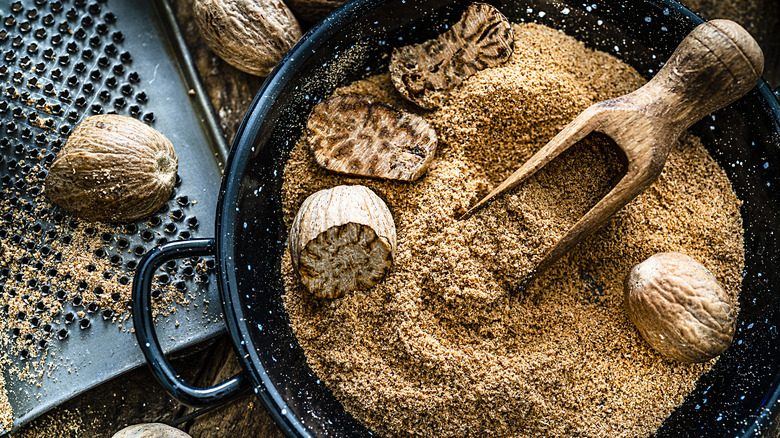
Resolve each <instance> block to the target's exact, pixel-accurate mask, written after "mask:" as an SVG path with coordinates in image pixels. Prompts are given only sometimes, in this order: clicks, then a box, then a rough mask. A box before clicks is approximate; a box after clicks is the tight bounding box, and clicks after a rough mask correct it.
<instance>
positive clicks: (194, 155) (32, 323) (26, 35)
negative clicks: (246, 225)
mask: <svg viewBox="0 0 780 438" xmlns="http://www.w3.org/2000/svg"><path fill="white" fill-rule="evenodd" d="M0 20H2V21H1V22H0V59H1V61H0V210H1V211H0V239H2V241H3V243H4V246H5V247H6V249H7V251H6V254H5V255H0V318H3V319H4V321H5V323H4V324H2V325H1V326H0V327H2V329H4V330H5V331H7V333H5V334H4V338H5V339H4V341H3V342H2V350H3V351H5V353H6V355H7V357H6V363H4V365H3V375H4V377H5V380H6V386H7V389H8V396H9V401H10V403H11V406H12V408H13V424H12V426H11V428H10V430H5V431H2V430H0V435H2V432H13V431H14V430H16V429H17V428H18V427H19V426H21V425H22V424H24V423H26V422H28V421H30V420H31V419H33V418H35V417H36V416H38V415H40V414H41V413H43V412H45V411H46V410H48V409H50V408H51V407H53V406H55V405H57V404H60V403H62V402H63V401H65V400H67V399H69V398H71V397H73V396H74V395H76V394H78V393H80V392H83V391H84V390H86V389H89V388H91V387H93V386H95V385H97V384H99V383H101V382H104V381H106V380H108V379H110V378H112V377H115V376H117V375H118V374H120V373H122V372H124V371H127V370H129V369H131V368H133V367H136V366H138V365H140V364H141V363H143V357H142V355H141V352H140V350H139V349H138V347H137V345H136V339H135V336H134V334H133V333H132V321H131V319H130V318H129V306H127V304H128V303H127V300H128V298H129V286H130V283H131V281H132V276H133V273H134V270H135V267H136V266H137V263H138V260H139V259H140V258H141V257H142V256H143V255H144V254H145V253H146V252H148V251H149V250H151V249H152V248H154V247H155V246H156V245H158V244H160V243H163V242H166V241H170V240H175V239H189V238H192V237H198V236H200V235H201V233H202V232H203V233H204V234H206V235H208V234H211V233H212V230H213V229H214V224H213V217H214V212H215V211H216V202H217V197H218V192H219V183H220V179H221V173H220V163H221V162H222V161H223V160H224V157H225V155H226V150H227V149H226V145H225V143H224V140H223V139H222V136H221V134H220V132H219V128H218V127H217V124H216V122H215V118H214V115H213V113H212V111H211V109H210V107H209V105H208V103H207V101H206V95H205V93H204V92H203V89H202V86H201V85H200V83H199V82H198V80H197V76H196V74H195V73H194V68H193V66H192V62H191V60H190V59H189V57H188V54H187V52H186V49H185V48H184V44H183V40H182V38H181V36H180V34H179V33H178V30H177V28H176V23H175V20H174V19H173V15H172V12H171V10H170V8H169V7H168V5H167V4H165V3H164V2H162V1H159V2H154V1H153V0H147V1H142V2H136V1H130V0H126V1H120V0H108V1H106V0H98V1H86V0H57V1H51V0H12V1H10V2H9V3H5V2H4V4H0ZM103 113H117V114H123V115H129V116H132V117H135V118H137V119H139V120H142V121H143V122H145V123H147V124H149V125H150V126H152V127H154V128H155V129H157V130H159V131H160V132H162V133H163V134H165V135H166V136H167V137H168V138H169V139H170V140H171V141H172V143H173V145H174V148H175V150H176V153H177V155H178V157H179V179H178V181H177V185H176V188H175V190H174V195H173V198H172V199H171V200H170V201H169V202H168V203H167V206H166V207H165V208H164V209H163V210H161V211H159V212H158V213H156V214H155V215H154V216H152V217H151V218H147V219H143V220H139V221H136V222H134V223H128V224H123V225H120V226H105V225H102V224H91V223H88V222H84V221H80V220H78V219H77V218H75V217H73V216H70V215H68V214H67V213H66V212H64V211H63V210H60V209H59V208H57V207H55V206H53V205H51V204H50V203H49V202H48V201H47V200H46V199H45V197H44V196H43V195H42V188H43V182H44V180H45V178H46V169H47V168H48V166H49V165H50V164H51V163H52V161H54V158H55V156H56V153H57V151H58V150H59V148H60V147H61V146H62V145H63V144H64V143H65V141H66V140H67V136H68V135H69V134H70V133H71V132H72V131H73V129H74V128H75V127H76V126H77V125H78V123H79V122H80V121H81V120H82V119H83V118H84V117H86V116H89V115H92V114H103ZM83 239H87V240H88V241H89V242H92V243H95V242H97V244H96V245H91V246H89V247H88V249H84V250H82V249H83V248H82V247H79V246H78V245H82V243H80V242H81V241H82V240H83ZM84 248H86V247H84ZM77 255H78V257H77ZM74 266H80V267H82V268H83V270H78V272H76V273H74V270H76V269H75V268H74ZM212 268H213V262H212V261H210V260H205V259H204V260H200V259H193V260H187V261H184V262H175V261H173V262H170V263H168V264H166V265H165V266H164V269H163V270H161V271H160V273H159V275H158V281H157V287H158V289H157V290H156V291H155V292H153V296H154V297H156V299H157V300H158V301H159V302H166V304H165V306H166V308H167V309H168V310H169V311H174V312H175V314H172V315H168V316H161V317H159V318H158V319H159V325H158V328H159V333H160V337H161V342H162V344H163V346H164V348H165V349H166V351H172V350H176V349H180V348H183V347H185V346H190V345H193V344H196V343H198V342H201V341H203V340H205V339H207V338H209V337H211V336H214V335H215V334H217V333H219V332H220V331H221V330H222V328H223V323H222V321H221V319H220V316H219V314H220V309H219V304H218V300H217V293H216V287H215V286H213V284H214V282H213V281H210V277H211V275H212V274H210V271H211V269H212ZM79 273H83V275H80V274H79ZM101 277H102V278H103V280H100V278H101ZM92 279H96V280H94V281H93V280H92ZM109 286H111V288H109ZM113 286H117V288H118V290H121V291H122V292H117V291H116V290H115V289H113ZM125 290H126V291H127V295H125V293H124V291H125ZM172 298H175V299H176V301H177V302H178V303H177V302H171V301H170V299H172ZM166 299H167V300H166ZM210 303H211V304H210ZM117 306H119V307H123V306H124V309H123V310H124V311H120V312H117V311H116V307H117ZM25 368H27V369H28V370H32V375H31V376H29V377H20V376H19V374H20V370H23V369H25ZM41 369H42V370H44V372H43V373H40V372H39V370H41Z"/></svg>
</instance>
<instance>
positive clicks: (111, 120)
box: [44, 114, 178, 222]
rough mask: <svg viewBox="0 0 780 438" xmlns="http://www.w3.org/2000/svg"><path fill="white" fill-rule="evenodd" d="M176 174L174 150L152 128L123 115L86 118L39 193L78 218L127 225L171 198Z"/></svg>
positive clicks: (176, 164)
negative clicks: (42, 193) (41, 192)
mask: <svg viewBox="0 0 780 438" xmlns="http://www.w3.org/2000/svg"><path fill="white" fill-rule="evenodd" d="M177 169H178V159H177V157H176V153H175V152H174V150H173V145H172V144H171V142H170V141H169V140H168V139H167V138H166V137H165V136H164V135H162V134H161V133H159V132H158V131H156V130H155V129H153V128H151V127H149V126H147V125H145V124H143V123H141V122H139V121H138V120H136V119H134V118H132V117H127V116H120V115H116V114H106V115H97V116H90V117H87V118H85V119H84V120H83V121H82V122H81V123H80V124H79V126H78V127H77V128H76V129H75V130H74V131H73V133H72V134H71V135H70V137H69V138H68V141H67V142H66V143H65V145H64V146H63V147H62V149H60V151H59V152H58V153H57V157H56V159H55V160H54V162H53V163H52V165H51V167H50V168H49V173H48V175H47V176H46V181H45V186H44V193H45V194H46V196H47V197H48V198H49V199H50V200H51V202H53V203H54V204H56V205H58V206H60V207H61V208H63V209H65V210H67V211H68V212H70V213H72V214H74V215H75V216H77V217H79V218H82V219H86V220H91V221H102V222H128V221H132V220H135V219H139V218H142V217H145V216H149V215H151V214H152V213H154V212H155V211H157V210H158V209H160V207H162V206H163V205H164V204H165V202H166V201H167V200H168V199H170V197H171V193H172V192H173V186H174V185H175V183H176V171H177Z"/></svg>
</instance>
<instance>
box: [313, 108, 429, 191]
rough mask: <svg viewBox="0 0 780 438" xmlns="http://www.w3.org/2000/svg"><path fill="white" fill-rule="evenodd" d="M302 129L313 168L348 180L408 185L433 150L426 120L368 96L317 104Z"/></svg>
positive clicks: (422, 170)
mask: <svg viewBox="0 0 780 438" xmlns="http://www.w3.org/2000/svg"><path fill="white" fill-rule="evenodd" d="M306 128H307V132H308V135H307V140H308V143H309V147H310V148H311V150H312V152H313V153H314V159H315V160H316V161H317V164H319V165H320V166H322V167H324V168H326V169H328V170H332V171H334V172H340V173H346V174H350V175H358V176H367V177H373V178H383V179H396V180H402V181H413V180H416V179H417V178H419V177H421V176H422V175H423V174H424V173H425V171H426V170H428V167H429V166H430V164H431V161H432V160H433V154H434V152H435V151H436V144H437V139H436V132H435V131H434V130H433V128H432V127H431V125H429V124H428V122H426V121H425V119H423V118H422V117H420V116H417V115H415V114H412V113H408V112H405V111H400V110H397V109H395V108H392V107H390V106H389V105H387V104H384V103H381V102H374V101H373V100H372V99H371V98H369V97H367V96H357V95H349V96H334V97H331V98H329V99H327V100H325V101H323V102H320V103H318V104H317V105H315V106H314V108H313V109H312V111H311V113H310V114H309V119H308V122H307V125H306Z"/></svg>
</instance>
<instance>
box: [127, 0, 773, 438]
mask: <svg viewBox="0 0 780 438" xmlns="http://www.w3.org/2000/svg"><path fill="white" fill-rule="evenodd" d="M388 1H390V0H356V1H353V2H351V3H348V4H346V5H344V6H342V7H341V8H339V9H337V10H336V11H334V12H333V13H332V14H331V15H330V16H329V18H328V19H326V20H324V21H322V22H320V23H319V24H317V25H316V26H314V27H313V28H312V29H311V30H310V31H309V32H308V33H306V35H305V36H304V37H303V38H302V39H301V40H300V41H299V42H298V44H296V45H295V47H294V48H293V49H292V50H291V51H290V52H289V53H288V54H287V55H286V56H285V58H284V59H283V60H282V62H280V64H279V65H277V67H276V68H275V69H274V71H273V72H271V74H270V76H269V77H268V78H267V80H266V81H265V83H264V84H263V87H262V88H261V90H260V91H259V92H258V93H257V95H256V96H255V98H254V100H253V101H252V103H251V105H250V107H249V109H248V111H247V114H246V116H245V117H244V120H243V121H242V123H241V126H240V127H239V129H238V131H237V133H236V137H235V140H234V142H233V147H232V149H231V151H230V154H229V156H228V159H227V162H226V166H225V169H226V170H225V176H224V177H223V180H222V189H221V196H220V199H219V203H218V206H217V221H216V230H215V232H216V238H215V240H211V239H203V240H202V241H199V242H191V243H179V246H177V247H174V246H175V245H171V246H170V248H168V249H166V246H165V245H164V246H163V247H161V248H160V253H162V254H159V255H157V256H152V255H151V254H150V256H152V257H155V258H156V261H155V263H157V264H159V263H163V262H164V259H165V257H168V258H175V257H177V255H175V254H170V255H168V254H167V253H168V252H172V253H177V254H179V255H178V257H181V256H182V255H181V254H184V253H191V254H198V255H205V254H206V253H212V254H214V256H215V257H216V259H217V266H218V272H219V274H220V275H219V289H220V296H221V297H222V304H223V310H224V315H225V321H226V324H227V328H228V332H229V333H230V336H231V338H232V340H233V344H234V346H235V348H236V351H237V353H238V359H239V361H240V362H241V364H242V366H243V368H244V370H245V371H243V372H241V373H240V374H239V375H238V376H236V377H234V378H233V379H231V380H229V381H226V382H223V383H222V384H220V385H217V386H215V387H213V388H209V389H206V390H200V389H198V388H192V387H189V388H190V390H192V391H194V392H192V391H190V392H187V393H185V394H182V391H181V386H179V384H180V382H181V381H180V380H177V379H178V376H176V375H175V372H173V371H171V370H170V369H168V370H159V369H155V368H156V367H160V366H162V367H164V366H165V365H166V364H167V360H165V359H164V357H163V358H162V360H159V358H156V357H155V352H154V351H151V350H153V348H152V349H150V348H149V344H148V343H147V341H148V338H147V337H144V338H143V339H142V338H141V337H140V336H139V342H140V343H141V347H142V349H143V350H144V353H145V354H147V351H149V353H148V354H147V359H148V360H149V362H150V365H151V366H152V368H153V373H154V374H155V377H157V378H158V380H160V381H161V383H163V385H164V386H165V387H166V389H168V390H169V392H171V393H172V394H173V395H174V396H177V398H179V397H182V398H180V400H182V401H185V402H186V403H188V404H195V405H200V406H206V405H210V404H214V403H223V402H225V401H227V400H229V399H230V398H232V396H235V394H236V393H237V392H239V391H240V390H244V389H248V388H247V386H251V387H253V388H254V391H255V393H256V394H257V395H258V396H259V397H260V399H261V400H262V401H263V403H264V404H265V405H266V407H267V408H268V411H269V412H270V414H271V416H272V417H273V418H274V420H275V421H276V422H277V424H278V425H279V426H280V428H281V429H282V430H283V431H284V433H285V434H286V435H288V436H290V437H307V436H311V434H310V433H309V432H308V430H307V428H306V426H305V425H304V424H303V423H302V422H301V421H300V420H299V419H298V418H296V417H295V415H293V414H292V410H291V409H290V407H289V406H288V405H287V404H286V403H285V401H284V399H283V398H282V397H281V395H280V394H279V392H278V391H277V390H276V388H275V385H274V382H273V381H272V380H271V379H270V378H269V376H268V375H267V373H266V372H265V369H264V367H263V365H262V361H261V359H260V357H259V355H258V353H257V351H256V350H255V348H254V346H253V344H252V342H251V335H250V328H249V327H248V325H247V321H246V320H245V319H244V318H243V315H244V309H243V307H242V305H241V303H240V300H239V295H238V290H237V288H238V287H237V286H238V281H237V278H236V266H235V261H234V260H233V258H232V254H233V253H234V246H235V244H236V241H235V236H234V235H233V234H232V231H231V227H232V226H233V224H234V222H235V220H236V215H237V208H236V205H237V201H238V195H239V191H240V189H241V186H242V175H243V174H244V171H245V170H246V166H247V164H248V162H249V157H250V154H251V153H252V147H253V145H254V143H255V138H256V136H257V134H258V132H259V130H260V127H261V126H262V124H263V120H264V118H265V117H266V115H267V114H268V113H269V111H270V110H271V107H272V105H273V103H274V102H275V101H276V99H277V98H278V97H279V95H280V93H281V91H282V90H283V88H284V86H285V84H286V83H287V82H288V81H289V80H290V78H291V77H293V76H294V75H295V73H296V72H297V71H298V70H299V69H300V67H301V66H302V65H303V64H304V62H305V61H306V60H307V58H308V56H310V55H311V54H312V53H314V52H315V51H316V49H317V48H318V47H319V45H320V44H321V42H322V41H324V40H327V39H328V38H330V37H331V36H333V35H334V34H335V33H336V32H337V31H339V30H341V29H342V28H344V27H345V26H348V25H350V23H352V22H353V21H354V20H355V19H357V18H359V17H360V16H362V15H363V13H365V12H366V11H367V10H370V9H372V8H374V7H377V6H380V5H382V4H384V3H387V2H388ZM657 4H658V5H659V6H660V7H665V8H669V10H672V11H674V12H675V13H676V14H679V15H681V16H683V17H685V18H686V19H687V20H688V21H689V22H690V29H693V28H694V27H695V26H696V25H698V24H699V23H701V22H703V20H702V19H701V18H700V17H698V16H697V15H696V14H694V13H693V12H691V11H690V10H689V9H687V8H685V7H684V6H682V5H680V4H679V3H676V2H674V1H672V0H662V1H658V2H657ZM690 29H689V30H690ZM757 91H758V93H759V94H760V96H761V99H762V101H763V103H764V104H765V105H767V110H768V113H769V114H771V115H774V121H773V124H774V126H773V129H774V130H775V131H777V132H780V89H779V90H777V91H775V92H773V90H772V89H771V88H770V87H769V86H768V85H767V83H766V82H765V81H764V80H760V81H759V84H758V86H757ZM173 243H176V242H173ZM152 264H154V263H152ZM139 269H140V268H139ZM152 330H153V328H152ZM167 365H168V368H170V365H169V364H167ZM246 370H255V371H254V372H251V371H246ZM779 378H780V377H779ZM171 386H173V387H171ZM220 388H221V389H220ZM229 388H232V389H229ZM773 388H774V391H773V392H772V393H771V394H769V395H768V396H767V398H766V401H765V404H764V406H767V407H769V406H773V405H774V404H775V403H776V402H777V400H778V399H779V398H780V381H778V382H776V384H775V385H774V386H773ZM198 391H203V394H205V395H206V396H207V397H206V399H199V398H198V397H199V395H198V394H200V393H199V392H198ZM185 392H186V391H185ZM769 411H770V410H769V409H767V413H766V414H765V415H764V416H763V417H762V418H760V419H758V420H757V421H756V422H755V423H753V425H752V426H751V427H750V428H748V429H747V430H745V431H744V433H743V434H742V435H741V436H743V437H748V436H752V435H753V434H754V433H755V432H756V431H757V430H760V429H761V427H762V426H763V425H765V424H766V423H768V422H769V421H771V420H772V419H771V418H769V415H770V414H769Z"/></svg>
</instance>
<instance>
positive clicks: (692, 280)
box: [624, 252, 737, 363]
mask: <svg viewBox="0 0 780 438" xmlns="http://www.w3.org/2000/svg"><path fill="white" fill-rule="evenodd" d="M624 300H625V306H626V310H627V312H628V316H629V318H630V319H631V321H632V322H633V323H634V325H636V327H637V329H638V330H639V333H640V334H641V335H642V337H643V338H644V339H645V340H646V341H647V342H648V343H649V344H650V345H651V346H652V347H653V348H654V349H656V350H657V351H658V352H659V353H661V354H663V355H664V356H666V357H668V358H671V359H674V360H678V361H681V362H689V363H692V362H704V361H707V360H710V359H712V358H714V357H716V356H718V355H720V354H721V353H723V352H724V351H725V350H726V348H728V346H729V345H731V341H732V339H733V338H734V331H735V328H736V323H737V307H736V304H735V303H734V301H733V300H732V298H731V297H730V296H729V295H728V294H727V293H726V291H725V290H724V289H723V287H722V286H721V284H720V283H719V282H718V280H717V279H716V278H715V276H713V275H712V273H711V272H710V271H708V270H707V268H705V267H704V266H703V265H702V264H701V263H699V262H697V261H696V260H694V259H692V258H691V257H689V256H687V255H685V254H680V253H677V252H665V253H658V254H655V255H653V256H652V257H650V258H648V259H647V260H645V261H644V262H642V263H639V264H638V265H636V266H634V268H633V269H631V272H630V273H629V274H628V276H627V277H626V283H625V289H624Z"/></svg>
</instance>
